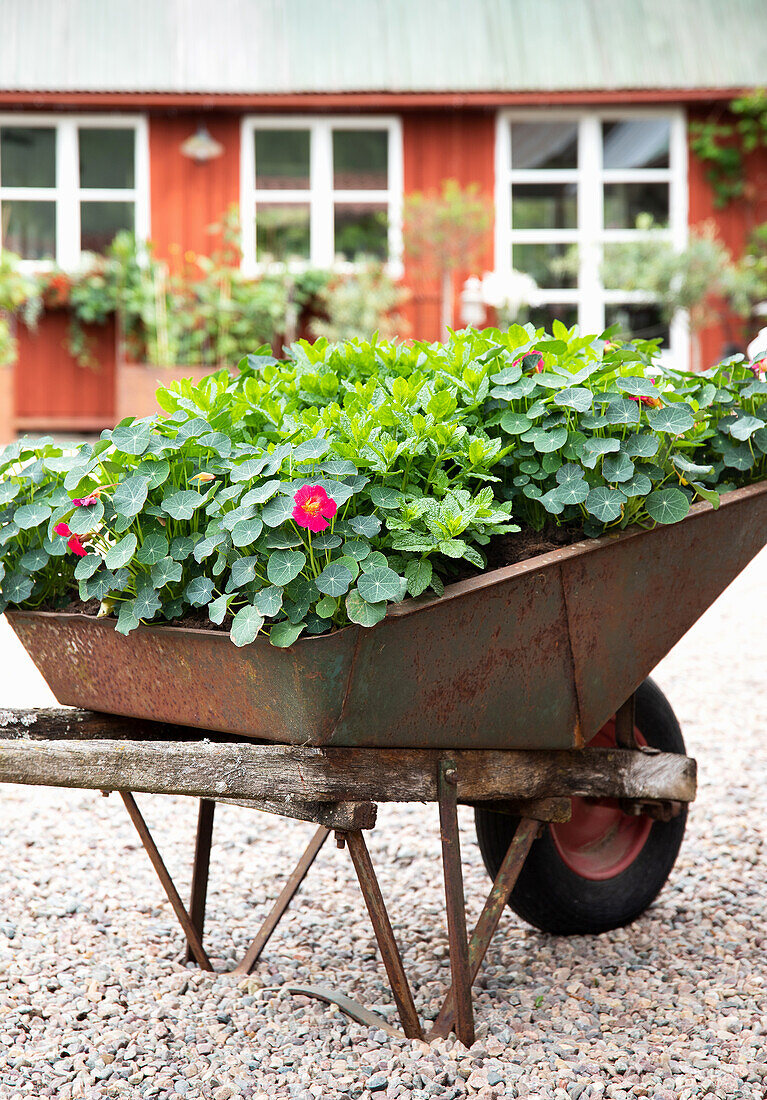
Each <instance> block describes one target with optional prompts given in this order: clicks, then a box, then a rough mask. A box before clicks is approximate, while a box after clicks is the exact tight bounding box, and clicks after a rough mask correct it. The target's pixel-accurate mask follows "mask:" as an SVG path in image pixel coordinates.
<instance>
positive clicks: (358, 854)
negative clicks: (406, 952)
mask: <svg viewBox="0 0 767 1100" xmlns="http://www.w3.org/2000/svg"><path fill="white" fill-rule="evenodd" d="M346 839H347V842H348V845H349V855H350V856H351V857H352V863H353V864H354V870H355V871H356V872H357V879H358V881H359V884H360V890H361V891H362V896H363V897H364V899H365V905H366V907H367V911H368V916H369V917H370V923H371V924H372V925H373V931H374V932H375V937H376V940H377V942H378V950H379V951H380V952H381V958H382V959H383V964H384V967H385V968H386V974H387V976H388V978H389V985H390V986H391V991H392V993H393V994H394V1000H395V1002H396V1005H397V1011H398V1013H399V1018H400V1022H401V1023H402V1028H403V1030H404V1032H405V1035H406V1036H407V1038H408V1039H423V1032H422V1031H421V1024H420V1021H419V1019H418V1013H417V1012H416V1009H415V1003H414V1001H413V994H412V993H411V992H410V983H409V982H408V980H407V975H406V974H405V968H404V967H403V965H402V958H401V956H400V953H399V948H398V947H397V941H396V940H395V938H394V932H393V930H392V926H391V921H390V920H389V914H388V913H387V911H386V905H385V903H384V899H383V895H382V893H381V887H380V886H379V885H378V879H377V878H376V873H375V871H374V870H373V864H372V862H371V859H370V853H369V852H368V849H367V844H366V843H365V837H364V836H363V834H362V833H361V832H350V833H348V834H347V837H346Z"/></svg>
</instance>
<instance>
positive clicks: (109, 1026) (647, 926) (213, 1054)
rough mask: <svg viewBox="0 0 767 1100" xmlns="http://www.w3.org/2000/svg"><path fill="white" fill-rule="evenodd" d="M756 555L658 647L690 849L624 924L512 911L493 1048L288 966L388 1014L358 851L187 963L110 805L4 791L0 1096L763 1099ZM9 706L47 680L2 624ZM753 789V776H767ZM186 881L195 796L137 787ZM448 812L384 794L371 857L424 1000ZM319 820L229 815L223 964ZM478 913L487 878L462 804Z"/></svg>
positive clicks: (438, 943) (765, 559)
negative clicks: (356, 1020)
mask: <svg viewBox="0 0 767 1100" xmlns="http://www.w3.org/2000/svg"><path fill="white" fill-rule="evenodd" d="M765 595H767V554H763V555H762V556H761V558H759V559H757V561H756V562H754V563H753V564H752V565H751V567H750V568H749V569H748V570H747V571H746V573H744V574H743V575H742V576H741V578H739V580H738V581H737V582H736V583H735V584H734V585H733V587H732V588H731V589H730V590H729V591H728V592H727V593H726V594H725V595H724V596H723V597H722V598H721V599H720V601H719V602H718V603H717V604H716V605H715V606H714V607H713V608H712V609H711V610H710V611H709V612H708V613H707V614H706V615H705V616H704V618H703V619H702V620H701V621H700V622H699V623H698V624H697V626H696V627H695V628H694V629H693V630H692V631H691V632H690V634H689V635H688V636H687V637H686V638H685V639H684V640H683V641H682V642H681V643H680V645H679V646H677V648H676V649H675V650H674V651H673V652H672V653H671V654H670V655H669V656H668V658H667V659H666V660H665V661H664V662H663V663H662V665H661V666H660V667H659V669H658V670H657V673H656V678H657V680H658V681H659V683H660V684H661V686H662V687H663V689H664V690H665V691H666V692H667V693H668V695H669V696H670V698H671V700H672V703H673V705H674V707H675V709H676V711H677V714H678V715H679V718H680V721H681V723H682V727H683V730H684V732H685V735H686V738H687V743H688V748H689V751H691V752H692V754H693V755H695V756H697V757H698V758H699V761H700V765H701V789H700V797H699V800H698V802H697V803H696V804H695V807H694V809H693V811H692V813H691V816H690V823H689V826H688V830H687V837H686V840H685V844H684V846H683V849H682V854H681V857H680V859H679V861H678V863H677V866H676V868H675V870H674V872H673V874H672V877H671V879H670V881H669V884H668V886H667V887H666V889H665V890H664V891H663V893H662V894H661V896H660V898H659V900H658V901H657V903H656V904H655V905H654V906H653V907H652V908H651V910H650V911H649V912H648V913H647V914H646V915H645V916H644V917H642V918H641V919H640V920H638V921H637V922H636V923H635V924H634V925H632V926H631V927H630V928H626V929H622V930H621V931H618V932H614V933H611V934H608V935H603V936H599V937H586V936H584V937H574V938H570V939H557V938H553V937H548V936H544V935H541V934H539V933H537V932H534V931H532V930H531V929H529V928H527V927H526V926H524V925H523V924H522V923H521V921H519V920H518V919H517V918H516V917H515V916H514V915H513V914H511V913H509V914H508V915H506V916H504V918H503V921H502V923H501V927H500V930H499V932H498V934H497V936H496V939H495V940H494V942H493V943H492V945H491V947H490V950H489V952H488V957H487V960H486V964H485V967H484V969H483V971H482V973H481V976H480V980H479V983H478V988H477V997H476V1010H477V1021H478V1041H477V1043H476V1044H475V1046H473V1047H472V1048H471V1050H469V1051H467V1050H466V1049H465V1048H464V1047H463V1046H462V1045H461V1044H460V1043H458V1042H457V1041H456V1040H454V1039H449V1040H447V1041H444V1042H438V1043H435V1044H433V1045H432V1046H427V1045H426V1044H423V1043H417V1042H410V1041H407V1040H404V1039H403V1040H393V1039H391V1038H389V1037H387V1036H386V1035H385V1034H384V1032H382V1031H379V1030H368V1029H367V1028H364V1027H361V1026H359V1025H357V1024H353V1023H350V1022H349V1021H348V1020H347V1019H346V1018H345V1017H343V1016H341V1015H340V1014H339V1013H337V1012H336V1011H335V1010H334V1009H332V1008H329V1007H327V1006H325V1005H322V1004H319V1003H318V1002H314V1001H304V1000H302V999H300V998H295V997H290V996H288V995H287V993H284V992H283V991H282V989H281V987H282V986H283V985H284V984H285V983H286V982H295V981H298V982H302V983H314V984H326V985H332V986H334V987H336V988H339V989H341V990H343V991H345V992H347V993H348V994H349V995H350V996H353V997H355V998H357V999H358V1000H360V1001H362V1002H363V1003H364V1004H367V1005H368V1006H370V1007H372V1008H375V1009H377V1010H378V1011H379V1012H380V1013H381V1014H382V1015H384V1016H386V1017H387V1018H388V1019H392V1020H393V1019H394V1015H393V1007H392V1003H391V997H390V994H389V992H388V989H387V986H386V984H385V977H384V973H383V969H382V967H381V964H380V961H379V959H378V957H377V955H376V952H375V950H374V943H373V937H372V933H371V931H370V929H369V926H368V924H367V922H366V920H365V919H364V915H363V906H362V901H361V898H360V896H359V893H358V890H357V887H356V882H355V880H354V876H353V871H352V869H351V864H350V861H349V859H348V856H347V854H346V853H345V852H339V851H337V850H336V849H335V848H334V847H332V846H331V844H328V845H327V846H326V848H325V850H324V851H323V853H322V854H321V856H320V858H319V860H318V862H317V864H315V867H314V869H313V870H312V872H311V874H310V877H309V879H308V880H307V884H306V885H305V887H304V889H303V891H302V893H301V894H300V895H299V897H298V898H297V899H296V903H295V906H294V908H293V909H292V910H290V912H289V914H288V917H287V918H286V919H285V921H284V923H283V925H282V926H281V927H280V929H279V931H278V933H277V934H276V935H275V937H274V939H273V941H272V942H271V944H270V945H269V949H268V951H267V953H266V956H265V957H264V959H263V960H262V962H261V964H260V966H259V968H258V971H257V973H256V974H255V975H254V976H252V977H251V978H247V979H245V980H242V979H240V980H238V979H236V978H232V977H226V976H221V977H211V976H204V975H202V974H200V973H199V972H198V971H197V970H195V969H193V968H185V967H184V966H183V965H182V964H181V963H180V956H179V950H180V946H181V939H180V933H179V930H178V928H177V926H176V924H175V922H174V919H173V917H172V915H171V912H170V909H169V906H168V905H167V903H166V902H165V901H164V900H163V898H162V895H161V891H160V887H159V885H158V883H157V881H156V880H155V878H154V875H153V872H152V871H151V868H150V865H149V862H148V860H147V858H146V856H145V855H144V853H143V851H142V850H141V848H140V846H139V843H138V840H137V838H136V836H135V834H134V832H133V831H132V826H131V825H130V823H129V821H128V819H127V817H126V815H125V813H124V811H123V810H122V806H121V804H120V803H119V801H118V799H117V798H116V797H115V796H113V797H110V798H106V799H105V798H102V797H100V796H99V795H94V794H91V793H88V792H67V791H56V790H48V789H45V790H43V789H40V790H32V789H29V788H21V787H6V788H5V789H4V790H3V792H2V799H3V802H2V805H3V810H2V829H1V830H0V1021H2V1024H1V1026H0V1097H2V1100H6V1098H14V1097H27V1096H34V1097H56V1098H57V1100H72V1098H74V1097H99V1098H100V1097H105V1098H107V1097H162V1098H165V1097H170V1098H171V1100H172V1098H174V1097H188V1098H189V1100H192V1098H195V1097H205V1098H212V1100H226V1098H229V1097H258V1098H260V1097H269V1098H271V1097H296V1098H299V1100H321V1098H322V1100H324V1098H326V1097H328V1098H331V1097H338V1096H351V1097H362V1098H367V1097H371V1096H372V1097H375V1098H379V1100H383V1098H386V1097H397V1096H399V1097H408V1098H410V1097H412V1098H413V1100H421V1098H425V1097H430V1096H435V1097H444V1098H447V1100H449V1098H451V1097H463V1096H475V1095H476V1096H480V1097H503V1096H509V1097H520V1098H521V1097H529V1098H531V1100H532V1098H536V1100H539V1098H540V1100H549V1098H555V1100H589V1098H591V1097H613V1098H615V1100H623V1098H627V1097H648V1098H649V1100H671V1098H677V1097H678V1098H680V1100H682V1098H697V1097H702V1096H712V1097H716V1098H717V1100H719V1098H722V1100H731V1098H735V1097H749V1098H751V1097H753V1098H759V1100H763V1098H764V1096H765V1093H766V1091H767V1051H766V1050H765V1042H766V1040H765V1036H766V1035H767V963H765V947H767V928H766V927H765V916H764V914H765V902H766V901H767V884H765V876H764V870H763V866H762V859H761V856H762V845H763V835H764V832H763V822H764V820H765V817H766V816H767V795H766V794H765V784H764V778H765V776H766V775H767V767H766V765H767V758H766V756H767V681H766V680H765V673H764V655H765V642H766V641H767V634H765V625H764V624H765V622H767V619H766V618H765V614H764V599H765ZM0 660H1V661H2V667H3V669H4V671H5V673H6V676H5V682H4V684H3V694H2V699H0V702H1V703H2V704H3V705H42V704H44V703H46V702H48V701H49V699H50V697H49V695H48V693H47V690H46V689H45V687H44V685H43V684H42V683H41V681H40V680H39V678H38V677H37V675H36V673H35V671H34V669H32V668H31V666H30V665H29V664H28V662H27V660H26V657H25V655H24V654H23V652H22V651H21V650H20V649H19V647H18V646H17V644H16V642H15V640H14V639H13V638H12V636H11V634H10V631H9V630H8V628H7V626H6V624H5V623H4V622H0ZM760 780H761V782H760ZM140 801H141V805H142V807H143V808H144V810H145V813H146V816H147V818H148V821H149V824H150V827H151V828H152V829H153V830H155V835H156V837H157V839H158V843H159V844H160V847H161V850H162V851H163V854H164V855H165V857H166V861H167V863H168V865H169V867H170V870H171V873H172V874H173V875H174V876H176V879H177V882H178V883H179V884H183V885H182V892H183V893H186V891H187V889H188V880H189V861H190V856H191V848H190V846H191V843H192V837H193V830H194V824H195V812H196V811H195V806H194V805H193V803H192V802H191V800H184V799H170V798H166V799H162V798H156V797H149V796H146V797H144V798H143V799H141V800H140ZM435 817H436V813H435V809H434V807H417V806H415V807H413V806H410V807H383V808H382V809H381V813H380V817H379V822H380V827H379V828H378V829H377V830H376V831H375V832H374V833H373V834H372V835H371V837H370V848H371V853H372V857H373V860H374V863H375V865H376V867H377V870H378V873H379V876H380V881H381V886H382V889H383V893H384V896H385V897H386V899H387V902H388V903H389V906H390V912H391V914H392V919H393V923H394V925H395V930H396V932H397V933H398V936H399V940H400V944H401V947H402V951H403V956H404V960H405V964H406V967H407V969H408V972H409V974H410V977H411V981H412V984H413V986H414V992H415V997H416V1003H417V1005H418V1007H419V1009H420V1010H421V1012H422V1014H423V1015H424V1016H425V1017H427V1018H428V1017H429V1016H431V1017H433V1016H434V1015H435V1013H436V1011H437V1008H438V1006H439V1003H440V993H441V991H442V990H443V989H444V987H445V985H446V982H447V979H448V960H447V952H446V946H445V929H444V923H443V917H442V901H443V898H442V882H441V870H440V863H439V847H438V834H437V830H436V828H435ZM311 831H312V826H310V825H305V824H299V823H290V822H282V821H279V824H278V819H274V818H270V817H268V816H267V815H261V814H257V813H253V812H248V811H247V810H244V809H237V808H234V807H219V810H218V812H217V823H216V834H215V838H214V867H213V870H212V875H211V884H210V901H209V921H208V928H207V929H206V936H207V944H208V949H209V951H210V952H211V954H212V955H213V956H214V959H217V960H218V961H219V962H220V963H222V964H223V963H224V962H227V963H231V962H232V961H233V960H234V959H235V958H236V957H237V956H238V954H240V953H241V952H242V951H243V950H244V948H245V946H246V944H247V943H248V941H249V937H250V936H251V935H252V934H253V932H254V931H255V929H256V927H257V925H258V922H259V920H260V919H261V918H262V917H263V915H264V914H265V912H266V909H267V907H268V906H269V905H270V903H271V902H272V900H273V899H274V898H275V897H276V895H277V893H278V891H279V889H280V887H281V885H282V883H283V881H284V877H285V875H286V874H287V873H288V872H289V870H290V869H291V866H292V861H294V860H295V858H296V857H297V854H298V852H299V851H300V850H301V849H302V847H303V845H304V844H305V843H306V842H307V840H308V837H309V836H310V835H311ZM462 833H463V839H464V845H465V846H464V858H465V876H466V889H467V896H468V898H469V908H470V913H469V917H470V920H473V919H474V918H476V916H477V914H478V912H479V908H480V906H481V903H482V900H483V899H484V895H485V894H486V892H487V889H488V885H489V884H488V881H487V879H486V875H485V872H484V870H483V868H482V865H481V861H480V857H479V851H478V848H477V846H476V843H475V842H474V833H473V824H472V821H471V818H470V816H469V815H468V814H467V815H465V816H463V817H462Z"/></svg>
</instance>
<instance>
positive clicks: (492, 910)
mask: <svg viewBox="0 0 767 1100" xmlns="http://www.w3.org/2000/svg"><path fill="white" fill-rule="evenodd" d="M539 828H540V826H539V823H538V822H537V821H531V820H529V819H525V818H523V819H522V820H521V821H520V823H519V825H518V826H517V829H516V832H515V833H514V836H513V838H512V841H511V844H510V845H509V848H508V851H507V852H506V855H505V856H504V858H503V863H502V864H501V866H500V868H499V870H498V874H497V875H496V877H495V881H494V883H493V888H492V890H491V891H490V893H489V895H488V898H487V901H486V902H485V905H484V908H483V909H482V912H481V913H480V916H479V920H478V921H477V926H476V928H475V929H474V932H473V933H472V936H471V940H470V942H469V961H468V965H469V983H470V985H473V984H474V981H475V980H476V977H477V974H478V973H479V969H480V967H481V966H482V962H483V960H484V958H485V955H486V953H487V949H488V947H489V946H490V941H491V940H492V938H493V935H494V934H495V930H496V928H497V927H498V924H499V922H500V919H501V916H502V914H503V912H504V910H505V908H506V904H507V902H508V900H509V898H510V897H511V892H512V890H513V889H514V886H515V885H516V882H517V879H518V878H519V872H520V871H521V870H522V865H523V863H524V862H525V860H526V859H527V854H528V852H529V851H530V848H531V847H532V844H533V841H534V840H535V838H536V837H537V836H538V830H539ZM456 1017H457V1008H456V999H455V983H454V984H453V985H452V986H451V987H450V989H449V990H448V993H447V996H446V997H445V1000H444V1002H443V1005H442V1008H441V1009H440V1012H439V1015H438V1016H437V1019H436V1020H435V1021H434V1025H433V1027H432V1028H431V1031H430V1032H429V1036H428V1037H429V1039H436V1038H442V1039H444V1038H445V1037H446V1036H447V1035H449V1034H450V1032H451V1031H452V1029H453V1026H454V1024H455V1022H456Z"/></svg>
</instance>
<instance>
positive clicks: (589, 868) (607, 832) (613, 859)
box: [549, 718, 652, 881]
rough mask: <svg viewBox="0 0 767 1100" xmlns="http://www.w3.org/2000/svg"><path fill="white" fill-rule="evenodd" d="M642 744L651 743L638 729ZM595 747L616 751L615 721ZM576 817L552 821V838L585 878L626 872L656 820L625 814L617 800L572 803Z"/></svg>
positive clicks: (597, 738)
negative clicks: (557, 821) (556, 821)
mask: <svg viewBox="0 0 767 1100" xmlns="http://www.w3.org/2000/svg"><path fill="white" fill-rule="evenodd" d="M634 734H635V736H636V740H637V744H638V745H646V744H647V741H646V740H645V739H644V737H642V734H641V733H640V732H639V730H638V729H637V728H636V726H635V727H634ZM589 746H590V747H591V748H600V749H601V748H613V749H614V748H615V747H616V740H615V719H614V718H611V719H610V721H609V722H606V723H605V725H604V726H603V727H602V729H601V730H600V731H599V733H598V734H596V736H595V737H592V739H591V741H589ZM571 801H572V817H571V818H570V820H569V821H566V822H562V823H555V822H552V823H551V825H550V826H549V829H550V831H551V836H552V839H553V841H554V844H555V846H556V849H557V851H558V852H559V855H560V856H561V858H562V861H563V862H564V863H565V864H566V865H567V866H568V867H569V868H570V870H571V871H574V872H575V874H576V875H580V876H581V878H588V879H593V880H597V881H598V880H602V879H608V878H615V876H616V875H619V874H620V873H621V872H622V871H625V870H626V868H627V867H629V866H630V865H631V864H632V863H633V862H634V860H635V859H636V858H637V856H638V855H639V853H640V852H641V851H642V849H643V848H644V846H645V843H646V841H647V838H648V836H649V835H650V830H651V829H652V820H651V819H650V818H649V817H645V816H640V817H633V816H629V815H628V814H624V813H623V811H622V810H621V809H620V807H619V805H618V803H617V801H616V800H615V799H614V798H601V799H590V798H579V797H575V798H573V799H572V800H571Z"/></svg>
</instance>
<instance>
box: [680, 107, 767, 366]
mask: <svg viewBox="0 0 767 1100" xmlns="http://www.w3.org/2000/svg"><path fill="white" fill-rule="evenodd" d="M711 110H712V107H709V108H694V109H693V110H691V111H690V114H689V121H690V122H693V121H695V120H698V119H701V120H702V119H705V118H706V117H707V116H708V115H709V113H710V111H711ZM689 203H690V209H689V223H690V227H691V228H694V227H695V226H698V227H700V226H701V225H703V224H704V223H706V222H708V221H711V220H713V221H715V222H716V228H717V233H718V235H719V237H720V239H721V241H722V242H723V244H724V245H725V246H726V247H727V248H728V249H729V251H730V253H731V254H732V255H733V256H734V257H735V258H738V257H739V256H740V255H741V254H742V252H743V249H744V247H745V245H746V242H747V240H748V236H749V234H750V232H751V231H752V230H753V229H754V228H756V226H757V225H759V224H760V223H761V222H764V221H767V149H764V148H763V149H759V150H758V151H757V152H755V153H753V154H751V155H750V156H748V157H747V158H746V190H745V194H744V196H743V198H742V199H738V200H736V201H735V202H731V203H729V205H728V206H726V207H724V209H721V210H720V209H718V208H717V207H716V206H714V192H713V190H712V187H711V184H710V183H709V182H708V180H707V179H706V165H705V164H704V163H703V162H702V161H700V160H699V159H698V158H697V157H696V156H694V155H693V154H692V153H690V158H689ZM744 338H745V340H746V341H747V340H748V339H750V335H749V334H748V333H744V329H743V325H742V322H741V321H740V319H739V318H737V317H733V318H732V319H731V320H730V321H729V323H728V322H727V321H725V322H724V323H722V321H720V320H717V321H715V323H713V324H711V325H709V326H707V327H706V328H704V329H703V330H701V361H702V363H703V365H704V366H710V365H711V364H712V363H714V362H716V360H717V359H719V358H720V357H721V354H722V351H723V348H724V345H725V344H727V343H729V342H730V341H734V342H735V343H737V344H739V345H742V344H743V343H744Z"/></svg>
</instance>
